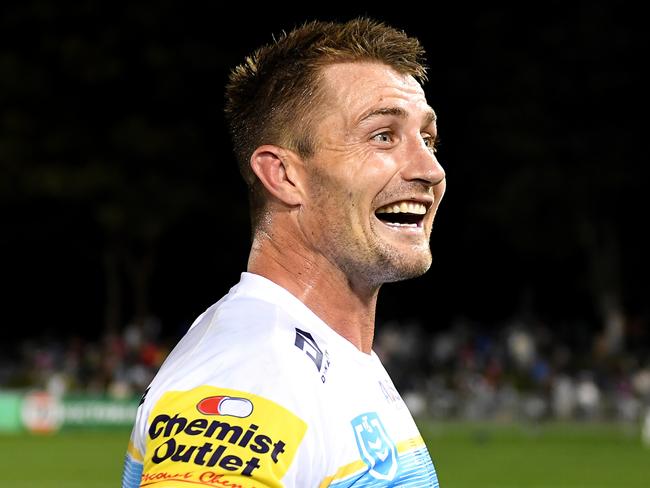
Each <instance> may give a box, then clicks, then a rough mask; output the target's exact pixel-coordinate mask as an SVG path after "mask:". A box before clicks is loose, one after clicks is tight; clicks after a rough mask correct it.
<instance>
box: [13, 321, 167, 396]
mask: <svg viewBox="0 0 650 488" xmlns="http://www.w3.org/2000/svg"><path fill="white" fill-rule="evenodd" d="M170 350H171V348H170V344H169V343H168V342H167V341H165V340H163V339H161V324H160V321H159V320H158V319H157V318H155V317H149V318H147V319H145V320H143V321H140V322H138V323H132V324H129V325H128V326H126V327H125V328H124V330H123V331H122V332H121V333H119V334H118V333H115V334H106V335H104V336H103V337H102V339H101V340H99V341H93V340H88V339H84V338H81V337H78V336H72V337H52V336H47V335H45V336H42V337H38V338H34V339H29V340H25V341H22V342H21V343H20V344H18V345H16V346H15V348H14V350H13V351H5V353H3V354H2V357H1V358H0V389H3V388H4V389H12V390H26V389H41V390H45V391H47V392H49V393H51V394H53V395H57V396H60V395H64V394H77V393H79V394H92V395H108V396H111V397H114V398H131V397H135V396H139V395H141V394H142V393H143V392H144V390H145V389H146V388H147V386H148V385H149V382H150V381H151V380H152V379H153V376H154V374H155V372H156V371H157V370H158V368H159V367H160V366H161V365H162V363H163V361H164V360H165V358H166V357H167V355H168V354H169V352H170Z"/></svg>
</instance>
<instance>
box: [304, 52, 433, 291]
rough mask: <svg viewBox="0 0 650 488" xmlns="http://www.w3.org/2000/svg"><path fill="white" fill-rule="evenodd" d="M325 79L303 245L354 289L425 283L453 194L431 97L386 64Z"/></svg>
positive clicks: (356, 67) (353, 66) (335, 70)
mask: <svg viewBox="0 0 650 488" xmlns="http://www.w3.org/2000/svg"><path fill="white" fill-rule="evenodd" d="M322 75H323V83H324V86H325V93H326V95H325V99H326V101H325V103H324V110H323V113H324V115H323V117H322V118H321V119H320V120H319V121H318V122H317V123H316V124H315V127H314V137H315V146H316V151H315V154H314V156H313V157H311V158H309V159H308V160H307V161H306V163H305V166H306V171H307V182H308V184H307V197H306V201H305V202H304V205H303V206H302V208H301V211H300V225H301V227H302V229H303V235H305V236H306V238H307V239H308V240H309V246H310V247H311V248H312V249H313V250H314V251H315V252H317V253H319V254H322V255H323V256H324V257H325V258H326V259H327V261H328V262H329V263H330V264H332V265H333V266H334V267H335V268H337V269H339V270H341V271H342V272H343V273H344V274H345V275H346V277H347V278H348V280H350V281H351V282H353V283H354V282H358V283H357V284H363V283H365V284H367V285H371V286H377V285H380V284H381V283H386V282H391V281H398V280H403V279H407V278H412V277H415V276H419V275H421V274H422V273H424V272H425V271H426V270H427V269H429V267H430V266H431V251H430V248H429V237H430V235H431V225H432V222H433V218H434V215H435V213H436V210H437V208H438V205H439V203H440V200H441V199H442V196H443V194H444V190H445V173H444V170H443V169H442V167H441V166H440V164H439V163H438V160H437V159H436V156H435V152H434V143H435V140H436V137H437V129H436V121H435V114H434V112H433V110H432V109H431V107H430V106H429V105H428V104H427V101H426V98H425V95H424V92H423V90H422V87H421V86H420V84H419V83H418V82H417V81H416V80H415V79H414V78H413V77H411V76H405V75H401V74H399V73H397V72H396V71H395V70H393V69H392V68H390V67H388V66H386V65H384V64H380V63H341V64H334V65H330V66H327V67H325V68H324V69H323V71H322Z"/></svg>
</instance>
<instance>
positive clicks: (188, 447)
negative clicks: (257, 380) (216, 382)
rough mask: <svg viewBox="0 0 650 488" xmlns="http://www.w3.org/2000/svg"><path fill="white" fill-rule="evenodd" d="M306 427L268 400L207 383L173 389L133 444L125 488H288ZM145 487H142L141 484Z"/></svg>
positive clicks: (149, 418)
mask: <svg viewBox="0 0 650 488" xmlns="http://www.w3.org/2000/svg"><path fill="white" fill-rule="evenodd" d="M306 430H307V424H306V423H305V422H304V421H303V420H302V419H300V418H299V417H298V416H296V415H295V414H294V413H292V412H290V411H289V410H287V409H286V408H284V407H283V406H281V405H279V404H277V403H275V402H273V401H271V400H269V399H267V398H264V397H262V396H258V395H254V394H251V393H246V392H242V391H237V390H231V389H225V388H218V387H214V386H208V385H202V386H198V387H195V388H192V389H190V390H185V391H167V392H165V393H164V394H163V395H162V396H161V397H160V398H159V399H158V400H157V401H156V402H155V404H154V405H153V408H152V409H151V411H150V412H149V414H148V419H147V422H146V434H145V439H144V452H141V451H140V450H138V449H137V447H136V443H134V442H132V443H131V444H130V447H129V452H128V453H127V461H126V464H125V469H124V476H123V482H122V486H123V488H132V487H136V486H141V487H148V486H151V487H156V488H167V487H176V488H178V487H184V486H187V487H191V486H197V485H199V486H201V485H203V486H229V487H235V488H236V487H241V488H252V487H261V488H263V487H268V488H276V487H285V486H291V485H288V484H285V480H286V478H285V475H286V473H287V471H288V470H289V469H290V468H291V466H292V464H293V463H294V461H295V458H296V453H297V452H298V449H299V447H300V445H301V443H302V441H303V438H304V436H305V432H306ZM138 483H139V484H138Z"/></svg>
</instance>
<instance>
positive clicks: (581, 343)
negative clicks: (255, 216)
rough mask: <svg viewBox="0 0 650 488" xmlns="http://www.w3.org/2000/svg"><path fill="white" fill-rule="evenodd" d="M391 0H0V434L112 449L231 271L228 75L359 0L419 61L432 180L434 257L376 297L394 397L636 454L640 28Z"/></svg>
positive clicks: (642, 160) (591, 13)
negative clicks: (417, 49) (106, 438)
mask: <svg viewBox="0 0 650 488" xmlns="http://www.w3.org/2000/svg"><path fill="white" fill-rule="evenodd" d="M400 7H402V8H397V6H395V5H393V6H390V7H386V8H378V7H377V8H371V7H367V6H366V7H364V8H354V7H352V6H349V5H348V6H347V7H345V8H341V7H334V6H332V5H328V6H323V7H315V6H309V7H296V8H292V9H289V8H279V7H278V6H277V5H263V6H257V7H252V6H245V8H241V7H240V9H241V11H240V12H237V11H236V10H237V7H236V6H234V7H232V8H228V13H226V12H225V11H224V7H223V6H222V5H219V4H217V3H216V2H212V3H208V2H205V3H199V2H196V3H191V4H190V3H188V2H174V1H170V0H168V1H160V2H156V3H151V4H146V3H139V2H129V3H128V4H119V5H118V4H115V3H110V4H108V3H103V2H99V1H85V2H78V3H74V4H72V3H66V4H61V5H59V4H56V3H55V2H51V1H42V0H41V1H37V0H25V1H22V2H20V3H15V4H12V3H4V4H3V6H2V7H0V218H1V222H2V231H1V232H0V266H1V267H0V269H1V270H2V272H1V274H0V276H2V281H3V290H4V292H3V294H2V301H1V303H2V315H1V318H2V322H3V337H4V338H3V339H2V341H0V410H3V409H4V410H3V411H4V413H3V416H4V417H3V419H4V420H2V421H0V430H3V429H4V430H5V431H7V432H9V431H15V430H19V431H20V430H23V431H24V430H33V431H52V430H58V429H59V428H61V426H64V427H65V426H69V425H77V424H78V425H82V424H83V421H80V420H79V419H81V418H86V420H88V419H90V420H88V425H91V426H92V425H94V426H95V427H96V426H98V425H100V424H101V425H115V426H116V425H122V426H124V427H125V428H126V429H127V430H126V431H125V432H126V434H122V437H121V438H120V439H121V440H120V442H122V444H121V445H124V446H126V439H127V438H128V427H129V426H130V424H131V421H132V409H131V407H132V406H133V404H134V403H135V405H137V398H138V397H139V395H140V394H141V393H142V391H143V390H144V389H145V388H146V386H147V384H148V382H149V381H150V380H151V378H152V376H153V374H154V373H155V371H156V370H157V368H158V366H159V365H160V364H161V362H162V361H163V360H164V358H165V357H166V355H167V353H168V352H169V350H170V348H171V347H173V345H174V344H175V343H176V341H177V340H178V339H179V338H180V337H181V336H182V334H183V333H184V332H185V331H186V330H187V328H188V327H189V325H190V324H191V323H192V321H193V320H194V319H195V318H196V316H198V315H199V314H200V313H202V312H203V311H204V310H205V309H206V308H207V307H208V306H210V305H211V304H212V303H214V302H215V301H217V300H218V299H219V298H220V297H221V296H222V295H223V294H225V293H226V292H227V291H228V289H229V288H230V287H231V286H232V285H234V284H235V283H236V282H237V281H238V279H239V274H240V273H241V272H242V271H243V270H244V269H245V266H246V260H247V255H248V246H249V239H250V234H249V221H248V209H247V199H246V190H245V186H244V184H243V182H242V181H240V178H239V174H238V171H237V168H236V164H235V161H234V158H233V156H232V153H231V149H230V143H229V140H228V137H227V133H226V129H225V126H224V121H223V116H222V110H223V87H224V84H225V82H226V79H227V75H228V71H229V69H230V68H232V67H233V66H234V65H236V64H238V63H239V62H240V61H241V60H242V59H243V57H244V56H245V55H246V54H248V53H249V52H250V51H251V50H252V49H254V48H255V47H257V46H258V45H260V44H262V43H265V42H269V41H270V40H271V39H272V37H271V36H272V34H276V35H277V34H279V33H280V32H281V31H282V30H289V29H291V28H292V27H294V26H295V25H297V24H299V23H302V22H303V21H305V20H313V19H323V20H346V19H349V18H351V17H353V16H357V15H367V16H370V17H374V18H376V19H379V20H383V21H386V22H387V23H389V24H391V25H393V26H395V27H398V28H400V29H403V30H405V31H406V32H407V33H408V34H410V35H413V36H415V37H417V38H419V39H420V41H421V42H422V44H423V45H424V47H425V49H426V51H427V53H428V64H429V66H430V69H429V82H428V83H427V84H426V86H425V91H426V94H427V98H428V100H429V102H430V104H431V105H432V106H433V108H434V109H435V110H436V112H437V114H438V121H439V123H438V128H439V132H440V138H441V145H440V148H439V154H438V155H439V159H440V161H441V163H442V164H443V166H444V167H445V169H446V171H447V178H448V189H447V194H446V196H445V200H444V201H443V203H442V206H441V209H440V211H439V212H438V216H437V217H436V223H435V225H434V230H433V235H432V249H433V255H434V263H433V266H432V268H431V270H430V271H429V273H427V274H426V275H425V276H423V277H421V278H419V279H416V280H412V281H409V282H405V283H398V284H391V285H387V286H385V287H384V289H382V291H381V293H380V300H379V309H378V314H377V336H376V342H375V346H376V347H375V349H376V351H377V353H378V354H379V355H380V356H381V357H382V359H383V361H384V363H385V365H386V366H387V369H388V370H389V371H390V373H391V375H392V376H393V379H394V381H395V383H396V386H397V388H398V389H399V390H400V391H401V392H402V394H403V395H404V397H405V400H406V401H407V403H408V405H409V406H410V407H411V410H412V411H413V413H414V414H415V415H416V416H417V417H418V418H419V419H423V420H422V422H431V423H430V424H427V425H434V426H435V425H439V423H442V424H445V423H451V422H465V423H466V422H483V421H490V422H495V421H496V422H507V423H509V424H510V425H524V424H525V425H531V423H533V424H535V425H539V424H540V423H544V422H546V423H548V422H557V421H561V422H566V421H571V422H574V423H575V422H578V423H585V422H592V423H598V424H602V423H608V424H610V425H612V424H613V425H618V426H621V425H622V426H624V428H625V429H627V430H625V432H627V433H628V434H626V435H627V436H628V437H626V438H634V439H636V441H635V442H637V441H638V443H639V445H640V443H641V441H640V438H641V432H642V430H643V421H644V420H643V419H644V418H645V416H646V413H645V412H646V410H647V409H648V407H650V335H649V332H648V325H649V321H650V308H649V297H650V286H649V280H648V274H649V272H650V266H649V263H648V258H647V255H648V249H649V247H650V245H649V244H650V243H649V242H648V240H649V238H648V232H647V231H646V229H645V227H647V224H643V222H647V210H648V205H647V204H646V202H645V197H646V194H647V191H648V190H647V186H648V178H649V176H650V170H649V163H650V159H649V158H648V156H649V155H648V144H647V138H648V135H647V134H648V124H647V118H648V110H649V108H650V106H649V104H648V98H649V97H648V90H647V86H648V83H647V81H646V78H645V76H644V74H643V72H644V65H645V64H646V61H644V60H646V58H647V56H648V50H647V48H648V35H647V26H646V22H645V19H644V17H643V16H642V15H640V14H639V12H636V11H634V10H633V9H632V7H631V4H627V3H626V2H605V1H596V2H575V3H571V4H566V3H565V2H543V3H536V4H526V5H521V6H519V7H512V6H508V7H506V6H503V5H497V4H494V3H491V2H484V3H481V4H478V5H471V6H470V5H466V4H454V5H450V4H449V3H435V2H434V3H429V4H427V5H426V6H421V5H403V6H400ZM34 392H36V393H34ZM25 395H27V397H26V396H25ZM53 399H54V400H53ZM56 399H63V400H61V401H60V402H59V403H57V402H58V400H56ZM53 401H55V403H56V407H55V408H54V412H55V413H52V411H53V410H52V408H51V406H52V402H53ZM75 401H76V402H77V403H74V402H75ZM61 402H62V403H61ZM70 402H72V403H70ZM88 402H90V403H88ZM92 402H95V403H92ZM97 402H104V403H101V405H103V406H101V407H97V405H99V404H98V403H97ZM25 404H30V405H32V407H34V408H31V410H29V409H28V410H29V412H31V413H27V414H26V413H25V409H24V405H25ZM3 405H4V406H3ZM75 405H76V406H75ZM89 405H90V406H89ZM92 405H95V407H92ZM93 408H94V410H93ZM75 409H76V410H75ZM120 409H121V410H120ZM7 412H9V413H7ZM71 412H72V413H71ZM75 412H76V413H75ZM84 412H85V413H84ZM93 412H94V413H93ZM98 412H99V413H98ZM107 412H113V413H112V414H110V413H107ZM75 415H76V416H75ZM84 416H85V417H84ZM14 417H15V418H14ZM109 418H110V419H112V422H113V423H111V422H109V421H107V419H109ZM11 419H13V420H11ZM30 419H31V420H30ZM75 422H76V424H75ZM79 422H81V423H79ZM647 429H648V434H647V435H648V438H649V439H650V419H649V420H648V427H647ZM433 432H434V433H433V434H431V435H432V436H433V437H434V438H435V429H434V431H433ZM630 433H631V434H630ZM479 437H480V438H481V439H484V438H485V436H484V435H483V434H481V436H479ZM9 439H10V440H11V442H18V439H19V438H18V437H10V438H9ZM648 442H650V440H649V441H648ZM2 445H3V444H2V443H1V442H0V448H1V447H2ZM430 448H431V447H430ZM7 449H10V448H7ZM440 449H441V451H442V452H444V451H445V446H444V445H441V447H440ZM441 455H444V454H441ZM449 463H451V464H453V463H452V461H451V460H449ZM443 469H444V468H443ZM646 473H647V472H646ZM18 479H20V478H19V477H18V475H17V476H16V480H18ZM443 479H444V478H443ZM447 479H448V483H447V484H446V486H461V485H460V484H454V480H453V477H452V476H451V475H448V478H447ZM647 479H648V478H645V480H646V481H647ZM483 480H484V479H483ZM15 486H18V485H15ZM24 486H31V485H28V484H26V485H24ZM34 486H37V485H34ZM38 486H45V485H44V484H39V485H38ZM52 486H59V485H56V484H55V485H52ZM60 486H63V485H60ZM66 486H73V485H72V484H68V485H66ZM84 486H87V485H84ZM97 486H103V485H97ZM106 486H112V485H111V484H106ZM500 486H501V487H505V486H507V485H506V484H503V483H502V484H501V485H500ZM512 486H517V485H512ZM519 486H521V485H519ZM530 486H533V485H530ZM534 486H537V485H534ZM540 486H541V485H540ZM546 486H556V485H546ZM563 486H569V485H563ZM571 486H586V484H584V485H583V484H580V482H577V484H575V485H571ZM602 486H605V485H602ZM608 486H609V485H608ZM613 486H637V485H632V484H629V485H625V484H620V480H619V484H618V485H613ZM639 486H642V485H641V484H640V485H639ZM645 486H647V485H645Z"/></svg>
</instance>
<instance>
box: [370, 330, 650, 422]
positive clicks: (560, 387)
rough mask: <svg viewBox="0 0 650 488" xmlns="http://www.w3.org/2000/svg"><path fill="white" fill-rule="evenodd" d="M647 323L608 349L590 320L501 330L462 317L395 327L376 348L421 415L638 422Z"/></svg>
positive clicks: (648, 358) (646, 367) (646, 374)
mask: <svg viewBox="0 0 650 488" xmlns="http://www.w3.org/2000/svg"><path fill="white" fill-rule="evenodd" d="M642 325H643V324H633V323H630V324H629V325H628V331H627V333H626V335H625V336H624V337H625V338H624V340H622V341H620V343H618V344H617V345H616V347H613V348H612V347H607V344H605V340H606V339H607V337H606V334H594V333H593V330H592V329H589V328H588V327H586V325H585V324H581V323H574V324H564V325H563V326H562V327H555V328H550V327H548V326H547V325H545V324H544V323H542V322H540V321H538V320H534V319H523V318H515V319H513V320H510V321H508V322H505V323H503V324H501V325H499V326H497V327H494V326H491V327H489V328H486V327H484V326H482V324H480V323H475V322H472V321H471V320H467V319H463V318H459V319H457V320H456V321H455V322H454V323H453V324H452V325H451V326H450V327H449V328H448V329H446V330H444V331H440V332H437V333H435V334H428V333H426V332H425V330H426V329H424V328H423V327H422V325H421V324H419V323H417V322H413V323H396V322H394V323H387V324H384V327H382V329H381V330H380V331H379V332H378V335H377V341H376V347H375V350H376V351H377V354H378V355H379V356H380V357H381V358H382V361H383V362H384V364H385V365H386V368H387V369H388V370H389V372H391V375H392V376H393V379H394V381H395V384H396V386H397V387H398V389H399V390H400V391H401V392H402V395H403V397H404V400H405V401H406V403H407V404H408V405H409V407H410V409H411V410H412V412H413V413H414V414H415V415H426V416H429V417H434V418H460V419H470V420H484V419H492V420H518V421H521V420H530V421H536V420H543V419H550V418H553V419H566V420H569V419H572V420H576V419H585V420H622V421H630V422H636V421H638V420H640V419H642V418H643V416H644V415H645V412H646V411H648V408H649V407H650V348H649V344H648V340H647V339H648V338H647V337H645V335H644V334H645V330H646V328H645V327H641V326H642Z"/></svg>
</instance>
